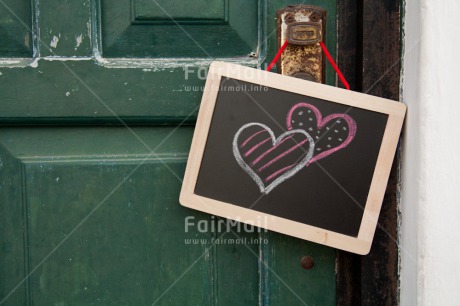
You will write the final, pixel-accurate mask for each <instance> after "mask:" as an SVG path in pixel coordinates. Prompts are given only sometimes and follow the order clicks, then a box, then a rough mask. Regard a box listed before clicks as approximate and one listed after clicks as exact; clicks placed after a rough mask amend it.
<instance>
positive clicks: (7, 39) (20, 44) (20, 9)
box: [0, 0, 33, 58]
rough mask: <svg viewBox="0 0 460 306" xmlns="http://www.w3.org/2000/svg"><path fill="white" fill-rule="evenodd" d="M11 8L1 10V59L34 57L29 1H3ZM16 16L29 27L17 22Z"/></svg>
mask: <svg viewBox="0 0 460 306" xmlns="http://www.w3.org/2000/svg"><path fill="white" fill-rule="evenodd" d="M3 1H4V2H5V4H6V5H7V6H8V7H9V8H10V10H8V9H4V8H2V9H0V58H1V57H32V49H33V38H32V36H31V33H30V32H29V30H28V28H27V27H29V28H31V27H32V15H31V5H30V1H29V0H3ZM11 11H12V12H14V14H15V15H16V16H17V17H19V18H21V20H24V23H25V25H26V26H27V27H24V25H23V24H21V23H19V22H17V19H16V17H15V16H13V15H12V13H11Z"/></svg>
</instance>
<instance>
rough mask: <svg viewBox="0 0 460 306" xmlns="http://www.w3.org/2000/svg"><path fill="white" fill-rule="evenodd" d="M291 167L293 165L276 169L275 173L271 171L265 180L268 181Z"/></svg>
mask: <svg viewBox="0 0 460 306" xmlns="http://www.w3.org/2000/svg"><path fill="white" fill-rule="evenodd" d="M292 167H294V165H290V166H287V167H284V168H283V169H280V170H278V171H276V172H275V173H273V174H272V175H270V176H269V177H267V178H266V179H265V182H269V181H270V180H271V179H273V178H275V177H276V176H278V174H280V173H283V172H285V171H286V170H289V169H291V168H292Z"/></svg>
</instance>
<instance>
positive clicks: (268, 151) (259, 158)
mask: <svg viewBox="0 0 460 306" xmlns="http://www.w3.org/2000/svg"><path fill="white" fill-rule="evenodd" d="M292 137H294V135H291V136H289V137H286V138H284V139H283V140H281V142H280V143H278V144H277V145H276V146H274V147H272V148H270V149H268V150H267V151H265V152H264V153H262V154H261V155H260V156H259V157H257V158H256V159H255V160H254V161H253V162H252V163H251V166H254V165H255V164H257V163H258V162H259V161H260V160H261V159H262V158H264V157H265V156H266V155H267V154H269V153H270V152H272V151H273V150H275V149H276V148H277V147H278V146H279V145H280V144H282V143H283V142H285V141H286V140H288V139H291V138H292Z"/></svg>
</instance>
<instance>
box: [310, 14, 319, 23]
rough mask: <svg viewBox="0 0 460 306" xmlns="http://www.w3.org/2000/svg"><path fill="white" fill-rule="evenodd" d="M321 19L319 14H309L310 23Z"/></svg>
mask: <svg viewBox="0 0 460 306" xmlns="http://www.w3.org/2000/svg"><path fill="white" fill-rule="evenodd" d="M320 19H321V14H320V13H318V12H313V13H311V14H310V21H312V22H318V21H319V20H320Z"/></svg>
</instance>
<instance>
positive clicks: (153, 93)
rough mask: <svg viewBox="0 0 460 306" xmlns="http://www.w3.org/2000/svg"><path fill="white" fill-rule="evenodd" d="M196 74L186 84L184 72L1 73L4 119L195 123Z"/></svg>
mask: <svg viewBox="0 0 460 306" xmlns="http://www.w3.org/2000/svg"><path fill="white" fill-rule="evenodd" d="M190 69H191V70H193V68H190ZM193 71H195V72H194V73H190V74H189V78H188V80H184V78H185V70H184V68H183V67H175V68H156V69H153V68H152V69H150V68H149V69H147V68H143V69H123V68H106V67H103V66H99V65H95V64H94V63H93V62H92V61H66V62H62V61H48V60H40V61H39V62H38V67H37V68H32V67H27V68H18V69H9V68H3V69H2V68H1V67H0V72H1V73H2V75H0V86H1V90H0V99H1V103H0V118H1V121H3V122H4V123H5V122H6V123H20V122H28V123H36V122H43V123H50V122H60V123H66V122H67V123H69V122H72V124H88V123H97V122H112V123H118V124H120V119H122V120H124V121H125V122H134V123H137V124H141V123H146V122H148V123H157V124H164V123H169V124H177V123H180V122H182V121H183V120H186V121H187V122H188V123H190V122H194V121H195V119H196V115H197V111H198V105H199V103H200V100H201V95H202V91H201V86H204V80H201V79H199V78H198V73H197V72H198V71H197V70H193Z"/></svg>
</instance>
